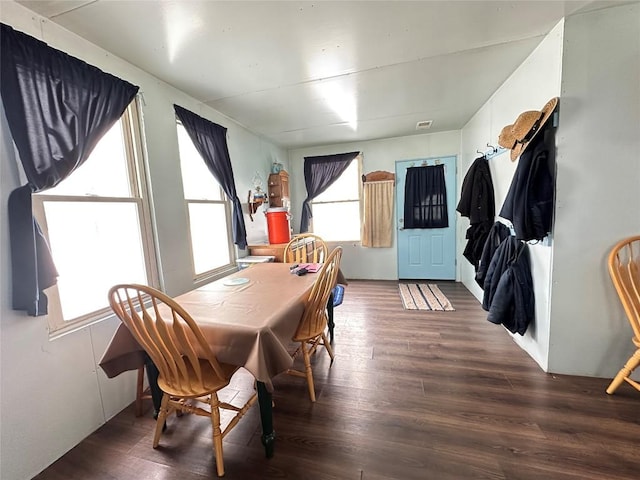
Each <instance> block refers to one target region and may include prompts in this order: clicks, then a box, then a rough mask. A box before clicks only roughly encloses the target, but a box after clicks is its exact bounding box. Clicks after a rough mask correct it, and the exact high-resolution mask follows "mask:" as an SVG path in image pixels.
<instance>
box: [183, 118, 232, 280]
mask: <svg viewBox="0 0 640 480" xmlns="http://www.w3.org/2000/svg"><path fill="white" fill-rule="evenodd" d="M179 127H180V128H183V129H184V128H185V127H184V125H182V122H181V121H180V119H179V118H178V117H177V116H176V140H177V135H178V128H179ZM185 133H186V129H185ZM187 136H188V134H187ZM178 145H179V143H178ZM194 148H195V146H194ZM196 153H197V154H198V156H199V158H200V161H201V162H202V163H203V165H204V166H205V168H206V164H205V161H204V159H203V158H202V156H201V155H200V153H199V152H197V150H196ZM178 162H179V163H180V179H181V181H182V196H183V199H184V210H185V217H186V219H187V239H188V242H189V254H190V256H189V257H190V261H191V274H192V276H193V282H194V284H196V285H200V284H204V283H207V282H208V281H211V280H214V279H216V278H219V277H221V276H223V275H226V274H228V273H229V272H230V271H233V270H235V268H236V257H237V255H236V249H235V246H234V243H233V235H232V231H231V225H232V221H233V219H232V207H233V205H232V203H231V201H230V200H229V198H228V196H227V194H226V193H225V192H224V189H223V188H222V186H221V185H220V183H219V182H218V180H217V179H216V178H215V177H214V176H213V174H212V173H211V172H209V174H210V175H211V178H212V179H213V181H214V182H215V183H216V185H217V187H218V189H219V194H220V199H219V200H212V199H205V198H187V194H186V191H185V186H184V181H185V180H184V172H183V171H182V163H181V162H182V159H181V157H180V149H179V148H178ZM191 204H204V205H223V206H224V213H225V221H226V239H227V249H228V253H229V263H227V264H225V265H221V266H219V267H216V268H213V269H210V270H206V271H204V272H200V273H197V272H196V265H195V255H194V248H193V247H194V245H193V238H192V235H191V215H190V210H189V206H190V205H191Z"/></svg>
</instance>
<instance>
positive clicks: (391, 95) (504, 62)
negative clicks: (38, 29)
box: [18, 0, 611, 148]
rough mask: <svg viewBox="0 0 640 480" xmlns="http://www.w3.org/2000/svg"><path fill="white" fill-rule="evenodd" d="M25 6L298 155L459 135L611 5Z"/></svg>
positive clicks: (102, 2) (60, 1) (60, 0)
mask: <svg viewBox="0 0 640 480" xmlns="http://www.w3.org/2000/svg"><path fill="white" fill-rule="evenodd" d="M18 3H20V4H22V5H23V6H25V7H27V8H29V9H31V10H33V11H35V12H37V13H39V14H41V15H43V16H45V17H47V18H50V19H51V20H52V21H53V22H56V23H58V24H60V25H61V26H63V27H65V28H67V29H68V30H70V31H72V32H75V33H77V34H78V35H80V36H82V37H84V38H86V39H87V40H89V41H90V42H92V43H94V44H96V45H99V46H101V47H102V48H104V49H105V50H108V51H110V52H112V53H113V54H115V55H117V56H119V57H121V58H123V59H125V60H127V61H128V62H130V63H132V64H135V65H137V66H139V67H140V68H142V69H143V70H145V71H147V72H149V73H151V74H153V75H154V76H156V77H158V78H160V79H162V80H164V81H165V82H167V83H169V84H171V85H174V86H175V87H177V88H178V89H180V90H182V91H184V92H186V93H188V94H190V95H191V96H193V97H194V98H196V99H198V100H200V101H202V102H204V103H206V104H207V105H210V106H211V107H212V108H214V109H216V110H218V111H219V112H221V113H223V114H224V115H226V116H228V117H229V118H232V119H234V120H236V121H237V122H239V123H240V124H242V125H244V126H245V127H247V128H248V129H250V130H252V131H254V132H256V133H258V134H260V135H262V136H264V137H266V138H268V139H270V140H271V141H273V142H274V143H276V144H278V145H281V146H283V147H286V148H297V147H303V146H311V145H322V144H333V143H341V142H351V141H358V140H370V139H376V138H386V137H396V136H404V135H412V134H416V133H425V132H439V131H447V130H457V129H460V128H462V127H463V126H464V124H465V123H466V122H467V121H468V120H469V119H470V118H471V116H472V115H473V114H474V113H475V112H476V111H477V110H478V109H479V108H480V107H481V106H482V105H483V104H484V103H485V102H486V101H487V100H488V98H489V97H490V96H491V94H492V93H493V92H494V91H495V90H496V89H497V88H498V87H499V86H500V85H501V84H502V83H503V82H504V80H505V79H506V78H507V77H508V76H509V75H510V74H511V73H512V72H513V71H514V70H515V69H516V67H517V66H518V65H519V64H520V63H521V62H522V61H523V60H524V59H525V58H526V57H527V56H528V55H529V54H530V53H531V51H532V50H533V49H535V47H536V46H537V45H538V44H539V42H540V41H541V40H542V38H543V37H544V36H545V35H546V34H547V33H548V32H549V31H550V30H551V29H552V28H553V27H554V26H555V25H556V24H557V23H558V22H559V21H560V20H561V19H562V17H564V16H566V15H568V14H571V13H574V12H576V11H578V10H579V9H582V8H585V7H586V6H587V5H588V8H590V9H593V8H597V7H598V4H601V3H602V2H590V1H553V0H548V1H359V2H358V1H334V2H330V1H316V2H294V1H256V2H242V1H229V2H218V1H195V0H171V1H160V0H156V1H141V0H139V1H127V0H120V1H109V0H93V1H87V0H78V1H68V0H54V1H35V0H22V1H19V2H18ZM607 4H608V5H609V6H610V5H611V3H610V2H608V3H607ZM422 120H433V125H432V127H431V128H430V129H429V130H416V123H417V122H419V121H422Z"/></svg>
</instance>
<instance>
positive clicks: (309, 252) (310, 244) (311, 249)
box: [283, 233, 328, 263]
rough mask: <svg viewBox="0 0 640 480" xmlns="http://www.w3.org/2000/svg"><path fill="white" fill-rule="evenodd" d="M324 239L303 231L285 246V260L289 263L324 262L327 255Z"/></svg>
mask: <svg viewBox="0 0 640 480" xmlns="http://www.w3.org/2000/svg"><path fill="white" fill-rule="evenodd" d="M327 252H328V250H327V245H326V244H325V243H324V240H322V238H320V237H319V236H317V235H314V234H313V233H301V234H299V235H296V236H295V237H293V238H292V239H291V240H290V241H289V243H288V244H287V246H286V247H284V255H283V256H284V261H285V262H288V263H323V262H324V260H325V257H326V256H327Z"/></svg>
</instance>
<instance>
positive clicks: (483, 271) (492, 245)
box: [476, 222, 511, 288]
mask: <svg viewBox="0 0 640 480" xmlns="http://www.w3.org/2000/svg"><path fill="white" fill-rule="evenodd" d="M510 234H511V232H510V231H509V227H507V226H506V225H505V224H504V223H502V222H495V223H494V224H493V226H492V227H491V230H489V235H488V236H487V239H486V241H485V242H484V247H483V248H482V254H481V255H480V263H479V264H478V270H477V271H476V283H477V284H478V285H480V286H481V287H482V288H484V280H485V277H486V276H487V270H489V264H490V263H491V259H492V258H493V254H494V253H495V251H496V249H497V248H498V246H499V245H500V244H501V243H502V241H503V240H504V239H505V238H507V237H508V236H509V235H510Z"/></svg>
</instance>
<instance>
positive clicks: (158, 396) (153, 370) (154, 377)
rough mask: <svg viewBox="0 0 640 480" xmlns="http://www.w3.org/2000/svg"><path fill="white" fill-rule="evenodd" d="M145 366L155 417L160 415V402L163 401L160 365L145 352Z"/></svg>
mask: <svg viewBox="0 0 640 480" xmlns="http://www.w3.org/2000/svg"><path fill="white" fill-rule="evenodd" d="M144 357H145V359H144V366H145V367H146V370H147V380H148V381H149V390H151V401H152V402H153V418H157V417H158V412H159V411H160V404H161V403H162V390H160V387H158V375H159V373H160V372H159V371H158V367H156V365H155V363H153V361H152V360H151V358H150V357H149V355H147V354H146V353H145V354H144Z"/></svg>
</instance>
